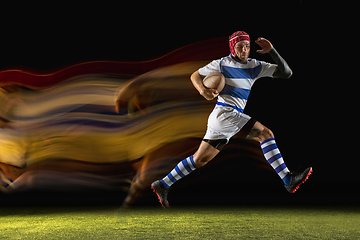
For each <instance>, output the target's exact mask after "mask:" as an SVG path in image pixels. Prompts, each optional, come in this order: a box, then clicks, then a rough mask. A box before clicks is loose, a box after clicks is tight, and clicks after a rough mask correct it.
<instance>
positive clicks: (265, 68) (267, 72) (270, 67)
mask: <svg viewBox="0 0 360 240" xmlns="http://www.w3.org/2000/svg"><path fill="white" fill-rule="evenodd" d="M260 63H261V72H260V74H259V75H258V78H261V77H273V74H274V72H275V70H276V68H277V64H271V63H268V62H263V61H260Z"/></svg>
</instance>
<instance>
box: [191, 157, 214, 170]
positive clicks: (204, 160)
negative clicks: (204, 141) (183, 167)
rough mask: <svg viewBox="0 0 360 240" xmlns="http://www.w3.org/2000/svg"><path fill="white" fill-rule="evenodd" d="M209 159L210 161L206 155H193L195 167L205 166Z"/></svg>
mask: <svg viewBox="0 0 360 240" xmlns="http://www.w3.org/2000/svg"><path fill="white" fill-rule="evenodd" d="M210 161H211V158H209V157H207V156H197V155H194V163H195V165H196V168H201V167H203V166H205V165H206V164H207V163H208V162H210Z"/></svg>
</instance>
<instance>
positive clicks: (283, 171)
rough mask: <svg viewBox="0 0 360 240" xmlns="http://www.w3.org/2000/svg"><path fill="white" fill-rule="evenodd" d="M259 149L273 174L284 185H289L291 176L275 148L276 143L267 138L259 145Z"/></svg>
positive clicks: (272, 139)
mask: <svg viewBox="0 0 360 240" xmlns="http://www.w3.org/2000/svg"><path fill="white" fill-rule="evenodd" d="M260 145H261V149H262V151H263V153H264V156H265V159H266V160H267V161H268V163H269V164H270V165H271V167H272V168H273V169H274V170H275V172H276V173H277V174H278V175H279V177H280V178H281V179H282V180H283V182H284V183H285V185H289V183H290V180H291V176H290V174H288V173H290V171H289V169H288V168H287V167H286V165H285V163H284V160H283V158H282V156H281V153H280V151H279V149H278V147H277V146H276V142H275V139H274V138H269V139H266V140H265V141H263V142H262V143H260Z"/></svg>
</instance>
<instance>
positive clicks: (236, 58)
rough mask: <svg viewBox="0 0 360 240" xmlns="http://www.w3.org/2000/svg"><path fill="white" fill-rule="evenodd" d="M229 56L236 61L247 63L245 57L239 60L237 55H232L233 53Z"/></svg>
mask: <svg viewBox="0 0 360 240" xmlns="http://www.w3.org/2000/svg"><path fill="white" fill-rule="evenodd" d="M231 56H232V57H233V58H234V59H235V60H236V61H238V62H241V63H242V64H245V63H247V59H245V60H241V59H240V58H238V56H234V55H231Z"/></svg>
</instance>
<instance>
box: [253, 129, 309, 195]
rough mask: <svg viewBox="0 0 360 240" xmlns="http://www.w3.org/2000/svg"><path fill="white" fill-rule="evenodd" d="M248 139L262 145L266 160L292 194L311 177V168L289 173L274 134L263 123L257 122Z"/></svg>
mask: <svg viewBox="0 0 360 240" xmlns="http://www.w3.org/2000/svg"><path fill="white" fill-rule="evenodd" d="M246 138H247V139H252V140H255V141H258V142H259V143H260V146H261V149H262V151H263V153H264V157H265V159H266V160H267V161H268V163H269V164H270V165H271V167H272V168H273V169H274V170H275V171H276V173H277V174H278V175H279V177H280V178H281V179H282V180H283V182H284V184H285V188H286V189H287V190H288V191H289V192H290V193H294V192H295V191H296V190H297V189H298V188H299V187H300V185H301V184H302V183H304V182H305V181H306V180H307V179H308V177H309V176H310V174H311V172H312V168H311V167H309V168H307V169H306V170H305V171H303V172H302V173H299V174H295V173H291V172H290V171H289V169H288V168H287V166H286V164H285V162H284V160H283V158H282V156H281V153H280V151H279V148H278V147H277V145H276V142H275V137H274V134H273V132H272V131H271V130H270V129H268V128H267V127H265V126H264V125H262V124H261V123H259V122H256V123H255V124H254V126H253V128H252V129H251V130H250V132H249V134H248V135H247V137H246Z"/></svg>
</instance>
